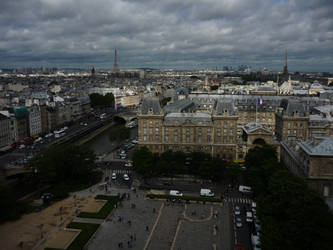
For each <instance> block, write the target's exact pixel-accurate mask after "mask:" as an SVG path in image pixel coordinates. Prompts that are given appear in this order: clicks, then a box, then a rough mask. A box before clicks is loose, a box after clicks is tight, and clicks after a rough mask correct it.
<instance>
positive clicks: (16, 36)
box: [0, 0, 333, 72]
mask: <svg viewBox="0 0 333 250" xmlns="http://www.w3.org/2000/svg"><path fill="white" fill-rule="evenodd" d="M0 34H1V36H0V67H2V68H5V67H24V66H25V67H27V66H31V67H35V66H44V67H53V66H55V67H79V68H89V67H90V66H91V65H95V67H96V68H97V69H98V68H104V69H110V68H112V66H113V49H114V48H117V49H118V62H119V66H120V68H134V67H152V68H178V69H192V68H197V69H204V68H209V69H215V68H216V67H218V68H221V67H222V66H223V65H240V64H248V65H251V66H252V67H253V68H255V69H257V68H260V67H267V68H268V69H271V70H282V67H283V57H284V52H285V49H287V50H288V59H289V60H288V66H289V69H290V70H291V71H331V72H333V0H1V7H0Z"/></svg>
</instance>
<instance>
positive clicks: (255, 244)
mask: <svg viewBox="0 0 333 250" xmlns="http://www.w3.org/2000/svg"><path fill="white" fill-rule="evenodd" d="M251 243H252V249H253V250H260V249H261V247H260V238H259V236H258V235H253V234H251Z"/></svg>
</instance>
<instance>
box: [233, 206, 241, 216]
mask: <svg viewBox="0 0 333 250" xmlns="http://www.w3.org/2000/svg"><path fill="white" fill-rule="evenodd" d="M234 210H235V215H240V208H239V206H235V209H234Z"/></svg>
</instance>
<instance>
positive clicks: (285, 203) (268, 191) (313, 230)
mask: <svg viewBox="0 0 333 250" xmlns="http://www.w3.org/2000/svg"><path fill="white" fill-rule="evenodd" d="M246 164H247V166H248V171H247V172H248V174H249V176H248V177H249V180H250V182H251V184H252V186H253V189H254V193H255V195H256V197H257V202H258V209H257V214H258V217H259V218H260V221H261V233H260V241H261V246H262V248H263V249H286V250H289V249H295V250H297V249H330V247H331V246H332V245H333V240H332V237H331V236H332V232H333V216H332V214H331V213H330V212H329V209H328V206H327V205H326V204H325V202H324V201H323V199H322V198H320V196H319V194H318V193H316V192H315V191H313V190H311V189H310V188H309V187H308V186H307V184H306V183H305V182H304V181H303V180H302V179H301V178H299V177H297V176H295V175H294V174H292V173H290V172H289V171H287V170H285V169H283V168H281V167H280V166H279V163H278V161H277V158H276V156H275V150H274V149H273V148H272V147H269V146H263V147H260V148H254V149H252V150H250V151H249V153H248V154H247V156H246Z"/></svg>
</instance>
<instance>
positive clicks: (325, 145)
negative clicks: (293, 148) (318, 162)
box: [298, 137, 333, 157]
mask: <svg viewBox="0 0 333 250" xmlns="http://www.w3.org/2000/svg"><path fill="white" fill-rule="evenodd" d="M315 139H317V140H318V139H319V140H321V141H320V142H319V143H315V140H308V141H304V142H299V143H298V145H299V146H300V147H301V148H302V149H303V150H304V151H305V152H306V153H307V154H309V155H318V156H330V157H333V137H317V138H315Z"/></svg>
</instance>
